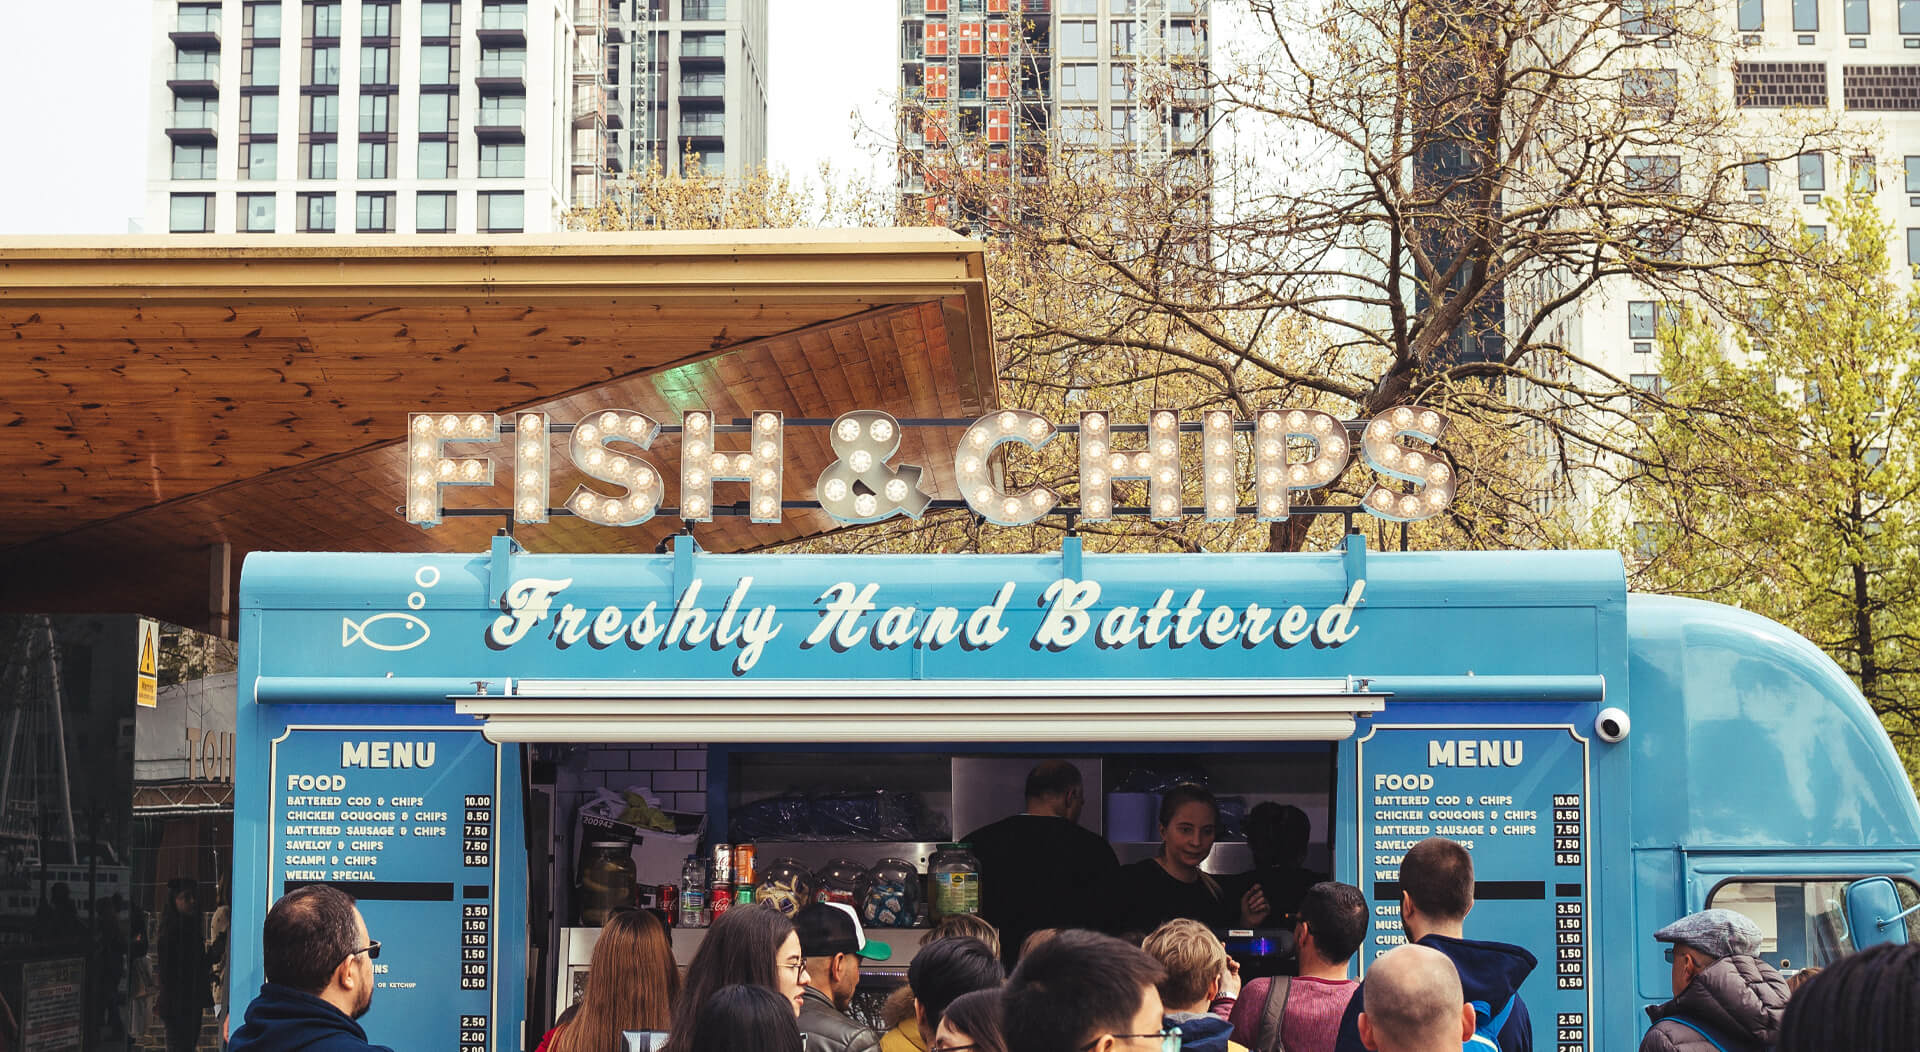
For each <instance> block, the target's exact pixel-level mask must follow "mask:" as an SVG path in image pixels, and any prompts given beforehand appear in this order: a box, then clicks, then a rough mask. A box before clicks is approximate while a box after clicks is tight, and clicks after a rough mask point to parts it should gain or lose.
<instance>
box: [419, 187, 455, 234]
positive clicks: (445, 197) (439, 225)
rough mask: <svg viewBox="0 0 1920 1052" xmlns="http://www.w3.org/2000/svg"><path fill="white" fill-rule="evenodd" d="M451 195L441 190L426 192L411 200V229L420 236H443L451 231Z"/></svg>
mask: <svg viewBox="0 0 1920 1052" xmlns="http://www.w3.org/2000/svg"><path fill="white" fill-rule="evenodd" d="M453 215H454V213H453V195H452V194H450V193H447V192H446V191H443V190H426V191H422V192H421V193H420V194H418V195H417V196H415V197H414V199H413V228H414V229H415V230H417V231H419V232H420V233H422V234H445V233H448V232H450V231H452V230H453Z"/></svg>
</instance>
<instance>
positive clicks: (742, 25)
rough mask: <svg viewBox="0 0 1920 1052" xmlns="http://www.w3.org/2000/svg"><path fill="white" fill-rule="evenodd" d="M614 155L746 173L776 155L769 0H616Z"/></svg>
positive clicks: (617, 165)
mask: <svg viewBox="0 0 1920 1052" xmlns="http://www.w3.org/2000/svg"><path fill="white" fill-rule="evenodd" d="M610 11H611V18H610V20H609V22H608V23H607V28H608V44H607V100H608V110H607V112H608V114H609V121H610V123H609V132H610V134H609V140H608V146H609V150H608V155H607V161H608V164H609V165H610V166H611V167H612V168H613V169H614V170H615V171H619V172H629V171H637V172H643V173H644V172H648V171H652V170H655V169H658V170H661V171H673V170H678V167H679V166H680V165H681V162H682V161H683V160H684V159H686V158H687V156H688V155H693V156H694V157H696V158H697V159H698V163H699V166H700V170H701V171H703V172H705V173H706V174H709V175H720V176H725V177H727V178H739V177H741V176H743V175H746V174H748V173H750V172H752V171H753V170H755V169H757V168H759V167H760V166H761V165H762V164H764V163H766V159H767V70H766V63H767V0H612V3H611V8H610Z"/></svg>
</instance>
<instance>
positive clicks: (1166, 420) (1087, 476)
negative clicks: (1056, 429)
mask: <svg viewBox="0 0 1920 1052" xmlns="http://www.w3.org/2000/svg"><path fill="white" fill-rule="evenodd" d="M1130 479H1143V480H1145V481H1146V483H1147V514H1148V515H1150V516H1152V517H1153V518H1154V519H1158V520H1161V521H1166V520H1171V519H1178V518H1179V517H1180V511H1181V507H1180V417H1179V416H1178V415H1177V414H1176V413H1174V411H1173V410H1171V409H1156V410H1154V411H1153V412H1152V413H1151V414H1149V415H1148V417H1147V445H1146V448H1145V449H1115V448H1114V444H1113V425H1112V423H1111V420H1110V418H1109V416H1108V414H1106V413H1102V412H1089V413H1081V414H1080V517H1081V518H1083V519H1086V520H1088V521H1091V522H1100V521H1102V520H1105V519H1108V518H1111V517H1112V515H1113V484H1114V483H1115V482H1119V481H1124V480H1130Z"/></svg>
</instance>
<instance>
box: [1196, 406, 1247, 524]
mask: <svg viewBox="0 0 1920 1052" xmlns="http://www.w3.org/2000/svg"><path fill="white" fill-rule="evenodd" d="M1200 447H1201V449H1200V476H1201V485H1200V505H1201V507H1202V508H1203V509H1204V510H1205V514H1206V517H1207V521H1208V522H1231V521H1233V519H1234V518H1236V517H1237V516H1238V515H1239V514H1240V478H1239V471H1238V468H1239V466H1240V465H1239V457H1238V456H1237V455H1236V454H1235V453H1234V449H1233V414H1232V413H1229V412H1227V411H1226V410H1224V409H1209V410H1208V411H1207V415H1206V418H1205V419H1204V420H1203V421H1202V423H1201V425H1200Z"/></svg>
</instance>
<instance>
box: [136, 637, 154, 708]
mask: <svg viewBox="0 0 1920 1052" xmlns="http://www.w3.org/2000/svg"><path fill="white" fill-rule="evenodd" d="M134 678H135V680H136V684H135V690H134V696H133V700H134V703H135V704H137V705H139V706H141V707H143V708H148V709H152V708H158V707H159V705H160V622H158V621H149V620H148V619H146V618H144V617H143V618H141V619H140V667H139V669H138V674H137V675H136V676H135V677H134Z"/></svg>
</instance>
